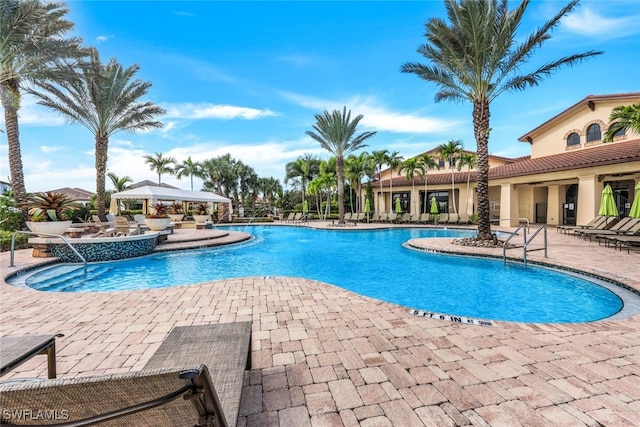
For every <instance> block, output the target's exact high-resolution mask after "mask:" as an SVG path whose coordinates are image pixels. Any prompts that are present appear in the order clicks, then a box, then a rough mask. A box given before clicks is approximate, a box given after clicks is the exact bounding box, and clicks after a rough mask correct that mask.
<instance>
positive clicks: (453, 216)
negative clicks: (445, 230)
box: [447, 213, 460, 224]
mask: <svg viewBox="0 0 640 427" xmlns="http://www.w3.org/2000/svg"><path fill="white" fill-rule="evenodd" d="M459 218H460V217H459V216H458V214H457V213H452V214H449V218H447V224H457V223H458V219H459Z"/></svg>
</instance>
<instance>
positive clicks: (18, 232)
mask: <svg viewBox="0 0 640 427" xmlns="http://www.w3.org/2000/svg"><path fill="white" fill-rule="evenodd" d="M16 234H30V235H32V236H48V237H59V238H60V239H62V241H63V242H64V243H65V244H66V245H67V246H69V249H71V250H72V251H73V253H74V254H76V255H77V256H78V258H80V259H81V260H82V263H83V264H84V274H87V260H86V259H84V257H83V256H82V255H80V252H78V251H77V250H76V248H74V247H73V245H72V244H71V243H69V241H68V240H67V239H66V238H65V237H64V236H61V235H59V234H48V233H34V232H31V231H21V230H18V231H14V232H13V234H12V235H11V261H10V262H9V267H15V266H14V258H15V255H14V249H15V245H16Z"/></svg>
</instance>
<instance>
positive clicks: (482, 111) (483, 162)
mask: <svg viewBox="0 0 640 427" xmlns="http://www.w3.org/2000/svg"><path fill="white" fill-rule="evenodd" d="M489 129H490V128H489V102H488V101H486V100H485V101H478V102H474V103H473V132H474V134H475V138H476V144H477V148H476V152H477V156H478V188H477V189H478V239H480V240H491V239H492V236H491V218H490V209H489Z"/></svg>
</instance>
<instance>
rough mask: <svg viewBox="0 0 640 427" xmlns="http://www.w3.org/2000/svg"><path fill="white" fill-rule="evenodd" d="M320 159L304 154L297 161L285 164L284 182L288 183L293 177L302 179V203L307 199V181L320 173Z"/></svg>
mask: <svg viewBox="0 0 640 427" xmlns="http://www.w3.org/2000/svg"><path fill="white" fill-rule="evenodd" d="M319 165H320V159H318V158H317V157H315V156H313V155H311V154H304V155H303V156H301V157H298V158H297V159H296V160H295V161H293V162H289V163H287V164H286V165H285V170H286V175H285V178H284V183H285V184H286V183H288V182H289V181H290V180H291V179H299V180H300V191H301V193H302V203H304V201H305V194H306V191H307V183H308V182H310V181H311V180H312V179H313V178H314V177H316V176H317V175H318V172H319V168H320V166H319Z"/></svg>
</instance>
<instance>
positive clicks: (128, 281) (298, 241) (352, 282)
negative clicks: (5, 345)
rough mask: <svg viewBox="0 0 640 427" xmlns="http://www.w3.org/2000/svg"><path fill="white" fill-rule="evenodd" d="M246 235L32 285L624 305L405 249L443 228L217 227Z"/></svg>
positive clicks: (515, 311)
mask: <svg viewBox="0 0 640 427" xmlns="http://www.w3.org/2000/svg"><path fill="white" fill-rule="evenodd" d="M224 228H226V229H231V230H239V231H245V232H250V233H251V234H252V235H254V236H255V239H254V240H252V241H250V242H248V243H245V244H240V245H232V246H227V247H215V248H205V249H198V250H189V251H180V252H171V253H162V254H157V255H152V256H147V257H142V258H134V259H130V260H125V261H116V262H105V263H92V264H90V265H89V269H88V270H89V271H88V273H87V275H86V276H85V275H84V274H83V271H82V268H78V266H77V264H76V265H68V264H67V265H59V266H56V267H53V268H48V269H44V270H42V271H38V272H36V273H35V274H33V275H31V276H30V277H27V278H26V279H23V280H24V283H25V284H26V285H28V286H30V287H32V288H34V289H38V290H43V291H62V292H87V291H88V292H103V291H115V290H134V289H151V288H162V287H168V286H177V285H186V284H195V283H201V282H207V281H213V280H219V279H227V278H237V277H247V276H294V277H304V278H309V279H315V280H319V281H322V282H326V283H330V284H334V285H337V286H340V287H342V288H345V289H348V290H351V291H353V292H356V293H359V294H362V295H366V296H369V297H373V298H377V299H380V300H383V301H387V302H391V303H395V304H400V305H403V306H406V307H409V308H414V309H418V310H426V311H431V312H437V313H446V314H451V315H456V316H466V317H472V318H482V319H493V320H504V321H518V322H543V323H564V322H585V321H593V320H599V319H603V318H606V317H609V316H611V315H613V314H615V313H616V312H618V311H619V310H620V309H621V307H622V301H621V299H620V298H619V297H618V296H617V295H616V294H614V293H613V292H611V291H610V290H608V289H606V288H604V287H601V286H599V285H597V284H595V283H593V282H591V281H589V280H585V279H583V278H580V277H576V276H575V275H569V274H564V273H561V272H558V271H556V270H551V269H545V268H542V267H535V266H531V265H530V264H529V265H528V266H527V268H524V266H522V265H521V264H516V263H508V264H507V265H504V263H503V262H502V261H500V260H492V259H486V258H473V257H461V256H451V255H444V254H433V253H425V252H420V251H415V250H411V249H408V248H405V247H403V246H402V243H404V242H406V241H407V240H409V239H413V238H420V237H468V236H471V235H473V232H470V231H459V230H458V231H455V230H446V229H386V230H367V231H358V230H349V231H347V230H315V229H308V228H304V227H269V226H250V227H246V226H244V227H243V226H240V227H224Z"/></svg>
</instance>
